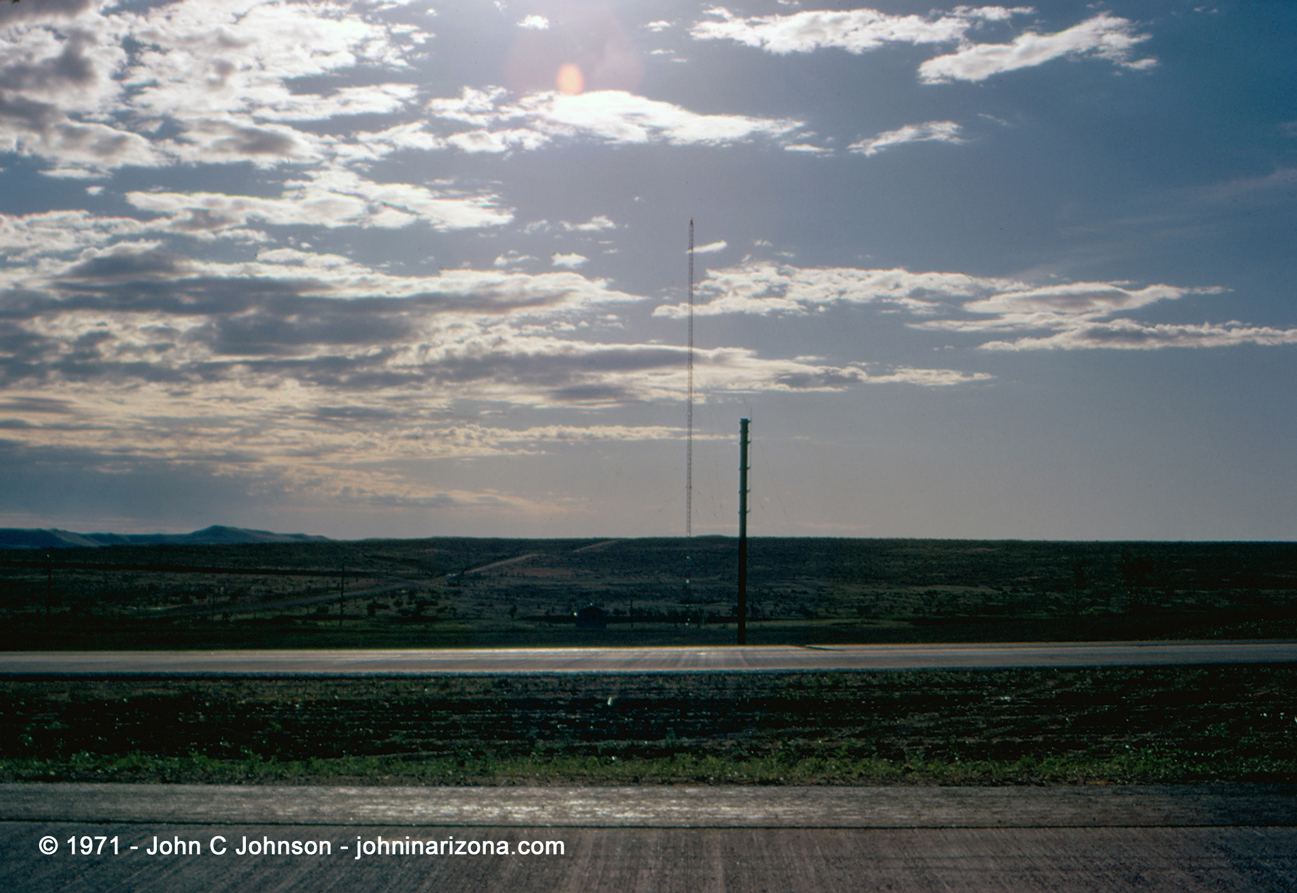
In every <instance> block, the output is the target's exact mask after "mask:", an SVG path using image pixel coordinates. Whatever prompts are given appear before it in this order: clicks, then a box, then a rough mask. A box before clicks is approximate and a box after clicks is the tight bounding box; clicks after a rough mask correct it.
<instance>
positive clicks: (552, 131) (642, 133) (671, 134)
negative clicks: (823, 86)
mask: <svg viewBox="0 0 1297 893" xmlns="http://www.w3.org/2000/svg"><path fill="white" fill-rule="evenodd" d="M428 111H429V113H430V114H431V115H432V116H433V117H434V118H436V119H439V120H442V121H447V122H456V123H464V124H469V125H471V126H473V127H475V128H477V129H474V130H466V131H459V132H457V133H454V134H452V135H451V136H448V137H446V138H445V141H446V143H447V144H449V145H452V146H454V147H456V148H458V149H460V150H461V151H464V152H495V153H499V152H509V151H527V150H533V149H538V148H541V147H542V146H546V145H549V144H551V143H554V142H557V141H561V140H573V139H595V140H599V141H602V142H605V143H609V144H613V145H638V144H646V143H666V144H669V145H711V146H720V145H730V144H734V143H741V142H748V141H751V140H755V139H762V138H764V139H778V138H780V137H783V136H786V135H789V134H791V133H792V132H793V131H795V130H797V129H798V128H800V127H801V126H802V122H800V121H794V120H791V119H772V118H751V117H746V116H743V115H700V114H696V113H694V112H691V111H689V110H687V109H684V108H681V107H680V106H677V105H673V104H672V103H669V102H662V101H660V100H654V99H648V98H646V97H643V96H638V95H636V94H633V93H628V92H626V91H624V90H598V91H592V92H589V93H580V94H576V95H569V94H566V93H556V92H545V93H532V94H528V95H526V96H522V97H520V98H518V99H516V100H514V99H511V98H510V94H509V93H508V91H506V90H504V89H503V88H500V87H493V88H488V89H485V90H476V89H473V88H471V87H465V88H464V90H463V92H462V94H461V95H460V96H459V98H457V99H434V100H431V101H430V102H429V103H428Z"/></svg>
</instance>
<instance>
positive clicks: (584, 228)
mask: <svg viewBox="0 0 1297 893" xmlns="http://www.w3.org/2000/svg"><path fill="white" fill-rule="evenodd" d="M562 227H563V229H565V230H567V231H568V232H570V233H602V232H607V231H608V230H610V229H616V228H617V224H615V223H613V222H612V221H611V220H609V219H608V218H607V217H605V216H603V215H602V214H600V215H598V216H596V217H591V218H590V219H589V220H587V221H586V222H585V223H568V222H567V221H564V222H563V223H562Z"/></svg>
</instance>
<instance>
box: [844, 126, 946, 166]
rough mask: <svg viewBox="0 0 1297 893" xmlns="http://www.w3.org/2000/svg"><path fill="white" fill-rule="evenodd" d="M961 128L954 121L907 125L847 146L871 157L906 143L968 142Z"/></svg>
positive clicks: (853, 150)
mask: <svg viewBox="0 0 1297 893" xmlns="http://www.w3.org/2000/svg"><path fill="white" fill-rule="evenodd" d="M959 134H960V127H959V125H958V124H956V123H955V122H953V121H928V122H926V123H923V124H906V125H905V126H904V127H902V128H900V129H899V130H888V131H885V132H884V133H880V134H878V136H876V137H874V138H873V139H868V140H861V141H860V142H858V143H852V144H851V145H850V146H847V151H849V152H858V153H860V154H861V155H864V156H866V157H869V156H871V155H877V154H878V153H879V152H881V151H883V150H884V149H890V148H892V147H893V146H900V145H903V144H905V143H923V142H938V143H963V142H967V140H965V139H963V138H962V137H960V135H959Z"/></svg>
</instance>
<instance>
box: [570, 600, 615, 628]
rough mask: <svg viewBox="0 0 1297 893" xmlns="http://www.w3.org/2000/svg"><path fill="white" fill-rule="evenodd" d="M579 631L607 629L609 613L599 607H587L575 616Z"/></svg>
mask: <svg viewBox="0 0 1297 893" xmlns="http://www.w3.org/2000/svg"><path fill="white" fill-rule="evenodd" d="M574 616H575V617H576V628H577V629H607V628H608V612H607V611H605V610H604V609H603V608H601V607H599V606H598V605H586V606H585V607H584V608H582V609H581V610H579V611H577V612H576V614H575V615H574Z"/></svg>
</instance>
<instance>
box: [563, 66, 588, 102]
mask: <svg viewBox="0 0 1297 893" xmlns="http://www.w3.org/2000/svg"><path fill="white" fill-rule="evenodd" d="M556 84H557V86H558V89H559V90H561V91H563V92H564V93H566V94H567V95H569V96H576V95H577V94H578V93H581V92H583V91H584V90H585V75H583V74H581V69H580V67H579V66H576V65H573V64H572V63H571V62H569V63H567V64H566V65H564V66H563V67H562V68H560V69H559V70H558V77H557V78H556Z"/></svg>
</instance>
